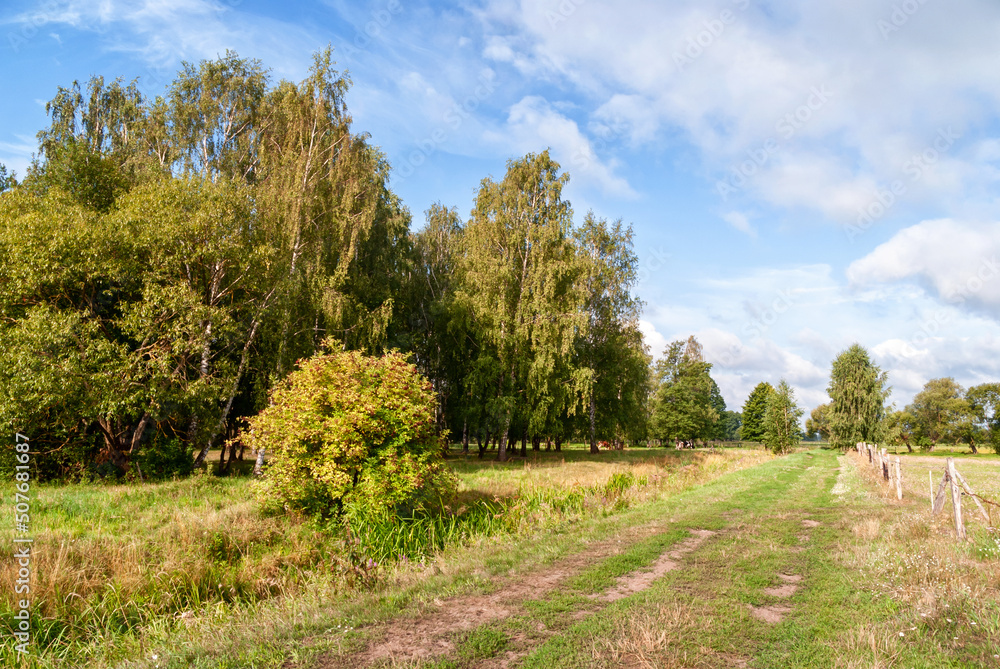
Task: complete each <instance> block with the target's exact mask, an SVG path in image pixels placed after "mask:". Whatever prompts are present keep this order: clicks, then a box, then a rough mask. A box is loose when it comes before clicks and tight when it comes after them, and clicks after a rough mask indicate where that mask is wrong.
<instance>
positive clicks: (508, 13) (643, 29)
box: [482, 0, 1000, 222]
mask: <svg viewBox="0 0 1000 669" xmlns="http://www.w3.org/2000/svg"><path fill="white" fill-rule="evenodd" d="M892 11H893V5H891V4H889V3H864V2H860V1H857V0H850V1H848V2H846V3H844V2H839V3H834V2H818V3H805V4H803V3H801V2H793V0H778V1H777V2H772V3H768V5H767V7H766V9H765V8H763V7H761V6H760V5H758V4H757V3H751V2H746V1H745V0H739V1H737V2H732V3H721V4H717V5H711V4H709V5H705V4H704V3H698V2H695V0H680V1H678V2H670V3H662V2H658V1H656V0H636V1H635V2H632V3H630V4H629V5H628V7H627V9H626V8H624V7H623V6H622V5H621V4H620V3H618V2H614V1H613V0H587V2H576V1H568V2H567V1H566V0H559V1H557V0H543V1H535V0H531V1H529V0H520V1H519V2H514V1H511V0H503V1H502V2H501V1H495V2H491V3H489V5H488V8H487V10H486V11H485V12H484V13H483V14H482V17H483V20H484V22H485V24H486V26H487V30H488V32H492V33H493V34H496V35H501V36H503V37H504V38H505V39H506V40H508V41H512V40H516V41H517V43H518V47H517V53H518V57H519V58H520V59H522V60H523V59H531V60H532V63H533V64H532V66H531V67H532V68H533V70H532V71H535V72H537V73H538V75H537V76H539V77H544V76H550V77H557V78H558V79H559V80H560V81H561V82H562V83H564V84H566V85H569V86H573V87H575V88H576V89H577V90H578V91H579V92H580V93H582V94H583V95H584V96H586V97H587V98H588V99H590V100H593V101H594V103H595V105H596V109H595V111H593V112H592V119H591V122H590V123H588V126H587V127H588V128H590V127H592V128H594V130H595V133H596V134H598V136H603V135H602V133H606V132H608V130H609V129H613V130H614V131H615V132H619V133H624V134H625V135H626V136H628V137H629V138H630V140H631V141H632V142H633V143H634V144H639V143H642V142H647V143H648V142H650V141H656V139H655V138H657V137H660V138H661V140H660V141H661V142H662V141H671V142H676V141H677V136H678V133H683V135H682V136H683V137H684V138H686V139H687V141H688V142H689V143H690V144H691V145H693V146H694V147H695V148H696V149H697V150H698V151H699V152H700V155H701V158H702V160H703V161H704V165H705V167H706V168H707V169H708V171H709V173H710V174H713V175H717V176H719V177H723V178H724V177H725V175H727V174H728V173H729V171H730V169H731V168H733V167H734V166H735V167H737V168H738V167H739V165H741V164H742V163H743V162H744V161H746V160H747V159H748V156H749V155H751V154H752V153H754V152H759V151H760V150H761V149H762V148H763V147H765V146H772V147H773V148H774V150H773V151H769V153H770V154H771V155H770V156H769V159H768V160H767V161H766V162H765V163H764V164H762V165H759V166H758V167H757V169H756V170H755V172H756V174H755V175H754V177H753V178H752V179H750V180H749V181H748V183H747V185H746V186H745V190H744V188H741V189H739V190H740V192H741V194H749V195H751V196H753V197H757V198H761V199H763V200H765V201H767V202H769V203H772V204H776V205H779V206H782V207H805V208H809V209H815V210H819V211H820V212H822V213H823V214H824V215H825V216H827V217H829V218H831V219H833V220H836V221H841V222H842V221H845V220H853V219H855V218H856V217H857V215H858V209H859V208H860V207H863V206H865V205H868V204H869V203H871V201H872V198H873V197H874V193H875V192H877V189H878V188H881V187H884V185H885V184H887V183H891V182H892V181H893V180H897V179H901V180H904V181H905V182H906V183H907V185H908V186H909V187H908V190H907V195H906V198H907V201H914V202H942V201H944V202H949V203H951V204H953V206H956V207H963V206H968V203H967V198H963V197H962V194H963V193H965V192H966V190H967V189H968V187H970V186H973V187H976V186H980V187H981V186H987V185H992V184H994V183H995V181H996V180H997V179H998V178H1000V174H998V171H997V170H996V169H992V170H984V169H980V166H979V165H978V164H977V158H976V155H975V153H974V152H975V151H977V150H978V148H979V147H978V145H979V143H980V142H981V141H983V138H982V137H981V136H979V135H977V132H978V133H979V134H982V132H983V131H976V130H975V128H985V127H988V124H989V123H990V122H991V121H996V120H997V116H998V114H997V109H998V108H1000V80H998V79H997V78H996V77H995V76H994V72H995V64H994V63H993V62H992V59H991V58H990V57H989V56H988V54H991V53H992V52H993V45H994V42H995V35H996V33H997V30H998V29H1000V6H997V5H996V4H995V3H993V2H988V1H987V0H969V1H968V2H965V3H962V4H961V6H953V5H950V4H948V3H941V2H933V3H920V4H919V10H918V11H917V12H916V13H915V14H914V15H913V16H908V17H907V20H906V22H905V24H904V25H901V26H900V27H899V30H894V31H891V32H888V33H887V32H886V31H885V30H884V29H880V27H879V26H880V24H879V21H880V20H882V21H884V20H889V19H890V17H891V13H892ZM553 16H555V17H556V20H553ZM595 44H607V45H612V46H611V47H610V48H602V49H596V48H594V45H595ZM518 67H519V69H520V70H521V71H524V72H526V71H529V68H528V66H525V65H523V64H521V65H519V66H518ZM546 73H547V74H546ZM948 127H953V128H954V129H955V131H956V132H957V133H958V134H959V135H960V139H959V140H958V141H956V142H954V143H952V144H951V145H949V146H947V147H945V148H944V149H943V150H939V151H937V153H936V155H935V157H934V160H933V161H931V164H927V165H924V166H923V169H921V170H919V177H917V178H915V179H914V180H913V181H910V180H908V176H907V175H908V172H906V169H907V165H908V162H909V161H910V160H911V159H912V158H913V157H914V156H920V155H922V154H923V153H924V152H925V151H929V150H930V149H933V148H934V146H935V143H936V142H937V137H938V133H939V132H941V131H942V130H943V129H945V128H948ZM665 137H670V138H671V139H663V138H665ZM769 142H770V144H768V143H769ZM966 148H968V151H966ZM985 148H986V150H987V151H988V147H985ZM929 155H933V154H929ZM910 167H912V165H911V166H910ZM709 178H712V179H713V180H714V177H709ZM984 192H988V191H984ZM987 199H989V198H988V196H987Z"/></svg>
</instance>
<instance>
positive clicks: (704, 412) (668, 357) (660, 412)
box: [650, 336, 719, 442]
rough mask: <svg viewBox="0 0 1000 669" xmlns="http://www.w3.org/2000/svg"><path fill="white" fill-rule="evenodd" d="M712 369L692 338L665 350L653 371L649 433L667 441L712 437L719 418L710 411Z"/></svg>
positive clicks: (699, 346)
mask: <svg viewBox="0 0 1000 669" xmlns="http://www.w3.org/2000/svg"><path fill="white" fill-rule="evenodd" d="M711 368H712V365H711V364H710V363H707V362H705V360H704V357H703V355H702V348H701V344H699V343H698V340H697V339H695V337H694V336H691V337H689V338H688V339H687V341H675V342H673V343H671V344H670V345H669V346H668V347H667V349H666V350H665V351H664V354H663V357H662V358H661V359H660V360H658V361H657V362H656V365H655V371H654V375H655V383H656V390H655V392H654V394H653V397H652V411H651V417H650V431H651V433H652V435H653V436H654V437H655V438H657V439H660V440H661V441H663V442H669V441H672V440H676V441H688V440H694V439H706V438H709V437H711V436H712V431H713V429H714V426H715V424H716V421H718V419H719V416H718V414H717V413H716V412H715V409H713V408H712V387H713V385H714V381H713V380H712V377H711V376H709V371H710V370H711Z"/></svg>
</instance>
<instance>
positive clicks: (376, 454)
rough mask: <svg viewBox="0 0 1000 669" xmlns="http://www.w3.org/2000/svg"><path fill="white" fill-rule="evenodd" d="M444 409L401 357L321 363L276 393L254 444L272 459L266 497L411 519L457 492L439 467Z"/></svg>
mask: <svg viewBox="0 0 1000 669" xmlns="http://www.w3.org/2000/svg"><path fill="white" fill-rule="evenodd" d="M331 343H332V344H334V345H335V346H337V343H336V342H331ZM436 403H437V400H436V398H435V396H434V391H433V389H432V388H431V385H430V383H429V382H427V380H426V379H424V378H423V377H421V376H420V375H419V373H418V372H417V370H416V367H414V366H413V365H412V364H410V363H408V362H406V359H405V358H404V357H403V356H402V355H401V354H399V353H390V354H387V355H385V356H383V357H380V358H375V357H368V356H365V355H363V354H361V353H359V352H357V351H353V352H339V353H329V354H322V355H317V356H314V357H313V358H310V359H308V360H306V361H303V362H302V363H301V364H300V367H299V369H297V370H296V371H294V372H292V373H291V374H289V375H288V377H287V378H286V379H285V380H284V381H282V382H281V383H280V384H278V385H277V386H276V387H275V388H274V390H273V391H272V394H271V401H270V404H269V405H268V407H267V408H266V409H264V411H262V412H261V413H260V414H258V415H257V416H255V417H253V418H251V419H250V426H249V429H248V431H247V433H246V436H245V439H247V440H248V442H249V445H250V446H252V447H254V448H257V449H263V448H267V449H268V450H269V451H270V453H271V457H270V461H269V463H268V465H267V468H266V469H265V477H264V481H263V486H264V488H265V495H266V497H267V498H268V499H270V500H273V501H274V503H276V504H278V505H281V506H283V507H284V508H285V509H286V510H292V511H299V512H303V513H306V514H309V515H315V516H320V517H329V516H330V515H332V514H334V513H335V512H336V511H338V510H339V511H344V512H346V513H347V514H348V516H351V517H355V518H359V519H363V518H365V517H368V516H373V515H375V516H379V515H388V514H396V515H403V516H407V515H411V514H412V513H414V512H415V511H418V510H420V509H423V508H427V507H429V506H431V505H435V504H438V503H439V502H447V501H448V500H449V499H450V497H451V495H452V494H453V493H454V492H455V490H456V486H457V481H456V479H455V477H454V475H453V474H452V473H451V471H450V470H449V469H448V468H447V467H446V466H445V465H444V463H443V462H442V461H441V459H440V454H441V449H442V438H441V437H440V436H439V435H438V434H437V430H436V427H435V416H434V413H435V410H436V409H435V406H436Z"/></svg>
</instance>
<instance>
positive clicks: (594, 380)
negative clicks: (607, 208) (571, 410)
mask: <svg viewBox="0 0 1000 669" xmlns="http://www.w3.org/2000/svg"><path fill="white" fill-rule="evenodd" d="M576 246H577V249H578V259H579V263H580V265H581V271H580V279H579V281H580V283H581V289H582V293H583V300H584V303H583V309H584V311H585V313H586V314H587V317H588V322H587V327H586V330H585V331H584V332H583V333H582V334H581V336H580V337H579V338H578V340H577V347H576V348H577V357H576V365H577V367H579V368H580V369H582V370H583V371H584V373H585V374H586V378H587V381H588V383H587V385H586V387H585V389H584V391H583V395H584V396H583V403H584V404H585V405H586V407H587V412H586V413H587V417H588V425H587V434H588V436H589V441H590V451H591V453H596V452H597V450H598V449H597V435H598V434H601V435H606V436H610V437H611V438H612V439H613V440H614V441H618V442H621V441H624V440H626V439H628V440H632V441H638V440H641V439H644V438H645V428H646V425H645V416H646V404H647V389H648V387H649V384H648V383H647V379H648V376H649V363H650V356H649V354H648V352H647V350H646V347H645V345H644V344H643V341H642V333H641V332H640V331H639V316H640V314H641V313H642V302H641V301H640V300H639V299H638V298H636V297H634V296H633V295H632V294H631V290H632V287H633V286H634V285H635V283H636V280H637V267H638V263H639V260H638V258H637V257H636V255H635V253H634V252H633V250H632V229H631V228H630V227H625V226H623V225H622V222H621V221H620V220H619V221H616V222H615V223H614V224H611V225H609V224H608V223H607V221H605V220H603V219H597V218H595V217H594V215H593V213H588V214H587V216H586V218H585V219H584V221H583V225H582V226H581V227H580V228H579V229H578V230H577V231H576ZM569 401H571V398H570V397H565V396H563V397H561V398H560V401H559V402H557V403H556V404H555V406H554V407H553V408H554V409H555V410H556V412H555V415H550V416H547V417H546V418H545V421H546V422H548V421H551V420H553V419H554V418H557V417H558V415H559V413H562V412H565V410H566V407H567V406H568V403H569ZM536 426H537V427H536V431H543V430H544V426H543V425H537V424H536ZM538 428H541V429H538Z"/></svg>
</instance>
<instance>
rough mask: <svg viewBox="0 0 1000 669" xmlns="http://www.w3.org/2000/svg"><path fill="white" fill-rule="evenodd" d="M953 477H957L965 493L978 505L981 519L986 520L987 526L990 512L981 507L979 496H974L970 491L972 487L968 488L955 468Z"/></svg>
mask: <svg viewBox="0 0 1000 669" xmlns="http://www.w3.org/2000/svg"><path fill="white" fill-rule="evenodd" d="M955 478H957V479H958V482H959V483H961V484H962V489H964V490H965V494H966V495H968V496H969V497H971V498H972V501H973V502H975V503H976V506H978V507H979V513H981V514H983V519H984V520H985V521H986V524H987V526H988V525H989V524H990V514H988V513H986V509H985V508H984V507H983V504H982V502H980V501H979V498H978V497H976V494H975V493H974V492H972V488H970V487H969V484H968V483H966V482H965V477H964V476H962V475H961V474H960V473H959V472H958V470H957V469H956V470H955Z"/></svg>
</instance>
